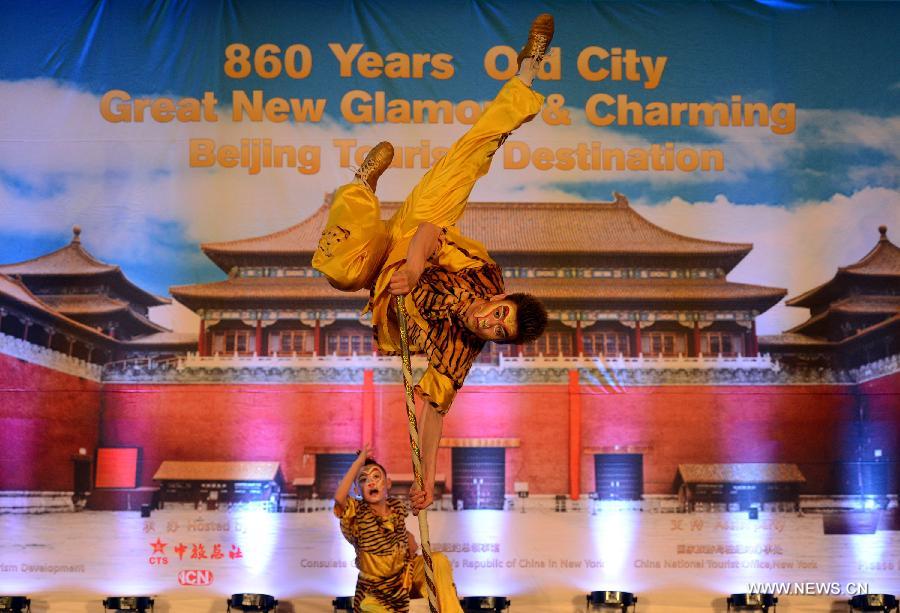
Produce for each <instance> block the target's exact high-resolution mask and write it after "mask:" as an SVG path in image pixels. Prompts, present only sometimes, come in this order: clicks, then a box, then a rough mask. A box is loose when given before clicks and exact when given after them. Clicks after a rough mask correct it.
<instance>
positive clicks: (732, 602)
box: [727, 594, 778, 611]
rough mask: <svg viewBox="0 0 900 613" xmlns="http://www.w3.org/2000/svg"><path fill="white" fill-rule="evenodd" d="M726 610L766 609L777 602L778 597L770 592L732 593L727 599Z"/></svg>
mask: <svg viewBox="0 0 900 613" xmlns="http://www.w3.org/2000/svg"><path fill="white" fill-rule="evenodd" d="M727 602H728V610H729V611H730V610H731V609H732V608H734V609H735V610H739V609H743V610H745V611H748V610H749V611H768V610H769V607H774V608H775V609H777V608H778V607H776V606H775V605H777V604H778V598H776V597H775V596H774V595H772V594H732V595H731V596H729V597H728V599H727Z"/></svg>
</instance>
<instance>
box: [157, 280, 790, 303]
mask: <svg viewBox="0 0 900 613" xmlns="http://www.w3.org/2000/svg"><path fill="white" fill-rule="evenodd" d="M504 283H505V285H506V289H507V291H508V292H509V293H514V292H527V293H530V294H534V295H535V296H536V297H537V298H539V299H542V300H546V301H548V302H553V301H565V302H567V303H573V302H578V301H584V302H591V303H597V302H598V301H599V302H603V301H607V302H614V303H620V304H621V303H629V302H635V301H639V302H642V303H650V302H656V303H660V302H663V303H669V302H693V303H700V302H710V301H715V302H716V303H721V302H729V301H731V302H741V303H744V304H746V303H750V304H752V305H753V306H755V307H756V308H758V309H759V310H765V309H768V308H769V307H771V306H772V305H774V304H776V303H777V302H778V301H779V300H781V298H782V297H784V295H785V293H786V290H784V289H781V288H776V287H762V286H758V285H745V284H742V283H731V282H729V281H725V280H724V279H695V280H687V279H585V278H556V279H546V278H538V279H536V278H510V279H504ZM169 291H171V292H172V295H173V296H174V297H175V298H177V299H178V301H179V302H181V303H183V304H185V305H186V306H187V307H188V308H191V309H200V308H208V307H210V306H213V305H214V304H241V303H242V304H246V305H251V304H252V305H257V306H258V305H259V304H260V301H261V300H264V301H266V302H282V303H288V304H289V305H290V306H292V307H294V308H300V307H301V306H302V305H305V304H309V303H311V302H314V301H327V302H339V303H342V304H344V305H345V306H347V307H350V308H352V307H354V306H362V305H363V304H365V302H366V300H368V292H367V291H366V290H360V291H358V292H353V293H348V292H341V291H338V290H336V289H333V288H332V287H331V286H330V285H328V283H327V281H325V279H324V278H322V277H233V278H230V279H226V280H224V281H219V282H214V283H203V284H199V285H182V286H179V287H172V288H170V290H169Z"/></svg>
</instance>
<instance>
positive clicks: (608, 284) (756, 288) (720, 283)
mask: <svg viewBox="0 0 900 613" xmlns="http://www.w3.org/2000/svg"><path fill="white" fill-rule="evenodd" d="M504 281H505V285H506V291H507V292H508V293H514V292H525V293H529V294H534V295H535V297H537V298H539V299H541V300H546V301H553V300H561V301H566V302H577V301H579V300H590V301H598V300H601V301H611V302H634V301H639V302H651V301H652V302H694V303H696V302H709V301H715V302H716V303H719V304H721V303H722V302H729V301H731V302H745V303H746V302H753V303H757V308H759V309H760V310H765V309H768V308H770V307H772V306H774V305H775V304H777V303H778V301H779V300H781V299H782V298H783V297H784V295H785V294H786V293H787V290H785V289H782V288H778V287H764V286H760V285H748V284H743V283H732V282H730V281H726V280H724V279H721V278H719V279H584V278H575V279H566V278H556V279H552V278H540V279H534V278H512V279H505V280H504Z"/></svg>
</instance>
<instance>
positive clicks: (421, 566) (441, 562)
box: [412, 553, 462, 613]
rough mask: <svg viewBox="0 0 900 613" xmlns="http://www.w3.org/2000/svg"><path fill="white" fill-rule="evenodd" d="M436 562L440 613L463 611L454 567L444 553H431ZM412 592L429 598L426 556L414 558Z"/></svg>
mask: <svg viewBox="0 0 900 613" xmlns="http://www.w3.org/2000/svg"><path fill="white" fill-rule="evenodd" d="M431 561H432V562H433V563H434V589H435V595H436V596H437V600H438V610H439V611H440V613H462V607H461V606H459V596H458V595H457V593H456V584H454V583H453V567H452V566H451V565H450V560H448V559H447V556H445V555H444V554H442V553H433V554H431ZM412 593H413V594H418V595H420V596H421V597H422V598H428V589H427V588H426V586H425V558H423V557H422V556H416V559H415V560H413V576H412Z"/></svg>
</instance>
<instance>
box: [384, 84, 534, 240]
mask: <svg viewBox="0 0 900 613" xmlns="http://www.w3.org/2000/svg"><path fill="white" fill-rule="evenodd" d="M543 103H544V97H543V96H542V95H541V94H538V93H537V92H535V91H534V90H532V89H531V88H530V87H528V86H527V85H525V84H524V83H522V81H521V80H519V79H518V78H517V77H513V78H512V79H511V80H510V81H508V82H507V83H506V85H504V86H503V88H502V89H501V90H500V93H498V94H497V97H496V98H494V101H493V102H491V104H490V105H489V106H488V108H487V109H486V110H485V111H484V113H482V115H481V117H479V118H478V121H476V122H475V124H474V125H473V126H472V127H471V128H470V129H469V131H468V132H466V133H465V134H464V135H463V136H462V138H460V139H459V140H458V141H456V143H454V145H453V146H452V147H451V148H450V150H449V151H448V152H447V154H446V155H445V156H444V157H442V158H441V159H440V160H438V161H437V163H435V165H434V166H432V167H431V169H430V170H429V171H428V172H427V173H426V174H425V176H424V177H423V178H422V180H421V181H419V184H418V185H416V187H415V188H414V189H413V191H412V193H410V195H409V196H408V197H407V198H406V201H405V202H404V203H403V206H401V207H400V209H399V210H398V211H397V213H396V214H395V215H394V217H393V218H392V219H391V221H390V222H389V227H390V228H391V233H392V236H394V237H395V238H400V237H403V236H406V235H407V234H408V233H409V232H411V231H414V230H415V229H416V228H417V227H418V226H419V224H420V223H423V222H429V223H433V224H435V225H438V226H441V227H446V226H452V225H453V224H455V223H456V222H457V220H459V218H460V217H461V216H462V214H463V211H465V208H466V202H467V201H468V199H469V194H470V193H471V191H472V188H473V187H474V186H475V182H476V181H477V180H478V179H479V178H481V177H482V176H484V174H485V173H486V172H487V171H488V169H489V168H490V167H491V159H492V157H493V155H494V153H496V151H497V149H498V148H499V147H500V145H501V144H502V142H503V140H504V139H505V136H506V135H508V134H509V133H510V132H512V131H513V130H515V129H516V128H518V127H519V126H521V125H522V124H523V123H525V122H526V121H530V120H531V119H532V118H533V117H534V116H535V115H536V114H537V113H538V112H539V111H540V110H541V105H543Z"/></svg>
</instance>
